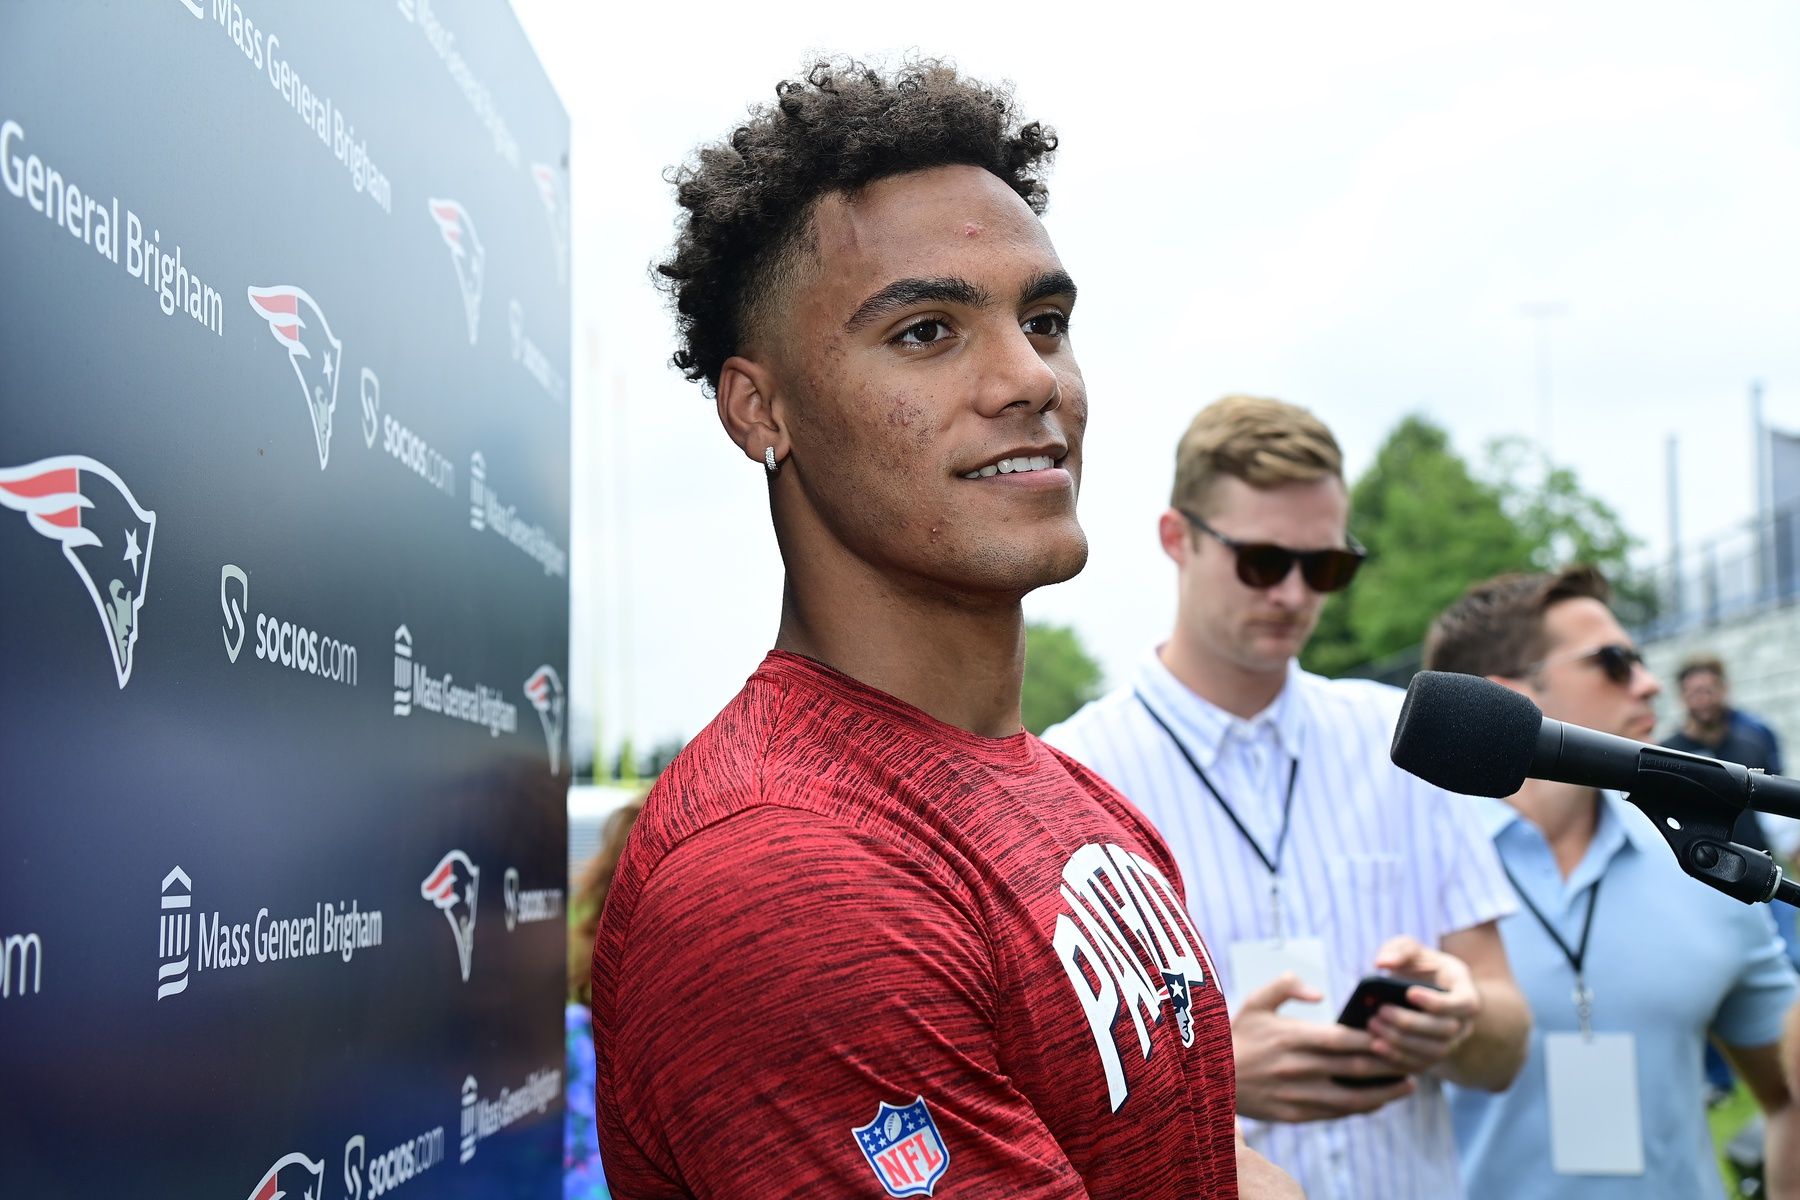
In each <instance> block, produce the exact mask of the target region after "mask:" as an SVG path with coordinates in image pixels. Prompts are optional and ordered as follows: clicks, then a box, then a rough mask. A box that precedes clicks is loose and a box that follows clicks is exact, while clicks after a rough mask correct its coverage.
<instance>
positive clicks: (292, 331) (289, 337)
mask: <svg viewBox="0 0 1800 1200" xmlns="http://www.w3.org/2000/svg"><path fill="white" fill-rule="evenodd" d="M249 291H250V307H251V308H252V309H253V310H254V311H255V312H256V315H257V316H259V317H261V318H262V319H263V320H265V321H267V322H268V323H269V334H270V336H272V337H273V338H274V339H275V340H276V341H278V342H280V343H281V345H282V347H283V348H284V349H286V350H287V352H288V361H289V362H291V363H293V364H294V378H295V379H298V380H299V381H300V397H301V399H303V400H305V401H306V411H307V412H308V413H310V414H311V415H312V423H313V437H314V439H315V440H317V442H318V443H319V470H321V471H323V470H324V469H325V463H326V460H327V459H329V458H330V457H331V414H332V412H333V411H335V410H336V408H337V383H338V367H339V366H340V365H341V364H342V362H343V359H344V343H342V342H340V341H338V340H337V338H335V337H333V336H332V334H331V326H329V325H327V324H326V323H325V314H324V313H322V312H320V311H319V306H318V305H317V304H315V303H314V302H313V298H312V297H311V296H309V295H307V294H306V293H305V292H304V291H302V290H301V289H300V288H297V287H288V286H285V285H283V286H279V287H266V288H259V287H253V288H251V289H249Z"/></svg>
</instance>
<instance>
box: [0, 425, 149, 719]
mask: <svg viewBox="0 0 1800 1200" xmlns="http://www.w3.org/2000/svg"><path fill="white" fill-rule="evenodd" d="M0 507H5V508H10V509H12V510H14V511H15V512H22V513H24V514H25V519H26V520H27V521H28V522H29V523H30V525H31V527H32V528H33V529H35V530H37V531H38V532H39V533H41V534H43V535H44V536H45V537H47V538H51V539H54V540H55V541H58V542H61V543H62V549H63V557H64V558H66V559H68V560H69V565H70V566H72V567H74V568H75V573H76V574H77V575H79V576H81V582H82V583H83V584H84V585H86V587H87V591H88V595H89V596H90V597H92V598H93V601H94V611H96V612H98V613H99V614H100V626H101V628H102V629H104V630H105V631H106V644H107V645H108V646H109V647H110V648H111V650H112V660H113V672H114V674H116V675H117V676H118V678H119V686H120V687H124V686H125V685H126V684H127V683H128V682H130V680H131V663H132V650H133V648H134V647H135V646H136V645H137V639H138V610H139V609H140V608H142V607H143V606H144V595H145V589H146V588H148V587H149V585H150V551H151V544H152V543H153V542H154V541H155V538H156V514H155V513H153V512H151V511H149V510H148V509H146V508H145V507H144V506H143V505H141V504H139V503H138V502H137V497H135V496H133V495H132V494H131V489H130V488H128V487H126V486H125V481H124V480H122V479H120V478H119V477H118V476H117V475H115V474H114V473H113V471H112V468H111V467H108V466H107V465H105V464H104V463H100V462H96V461H95V460H93V459H91V458H88V457H87V456H86V455H83V454H65V455H60V456H58V457H55V458H44V459H39V460H38V461H37V462H34V463H26V464H25V465H24V466H21V467H0Z"/></svg>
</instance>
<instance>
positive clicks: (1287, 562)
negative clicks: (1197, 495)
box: [1175, 508, 1368, 592]
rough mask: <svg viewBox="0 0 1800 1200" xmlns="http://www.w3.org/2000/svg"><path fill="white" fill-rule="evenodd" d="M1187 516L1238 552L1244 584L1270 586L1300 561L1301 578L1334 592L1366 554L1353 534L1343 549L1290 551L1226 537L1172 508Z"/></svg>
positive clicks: (1182, 511)
mask: <svg viewBox="0 0 1800 1200" xmlns="http://www.w3.org/2000/svg"><path fill="white" fill-rule="evenodd" d="M1175 511H1176V512H1178V513H1180V514H1181V515H1182V516H1184V517H1186V518H1187V521H1188V524H1190V525H1192V526H1193V527H1194V528H1195V529H1198V530H1200V531H1201V532H1202V533H1207V534H1211V535H1212V536H1213V538H1215V539H1216V540H1217V541H1218V543H1219V545H1221V546H1223V547H1225V548H1226V549H1227V550H1229V551H1231V552H1232V553H1233V554H1235V555H1237V577H1238V578H1239V579H1240V580H1242V581H1243V583H1244V585H1245V586H1246V587H1253V588H1272V587H1274V586H1275V585H1276V584H1278V583H1280V582H1281V581H1282V580H1284V579H1286V578H1287V577H1288V572H1289V571H1292V570H1293V569H1294V564H1295V563H1296V562H1298V563H1299V564H1300V577H1301V578H1302V579H1304V580H1306V586H1307V587H1309V588H1311V589H1312V590H1313V591H1315V592H1337V591H1342V590H1343V589H1344V588H1347V587H1349V586H1350V581H1351V580H1352V579H1355V578H1356V569H1357V568H1358V567H1360V566H1362V564H1363V559H1364V558H1366V557H1368V551H1366V550H1364V549H1363V548H1362V547H1361V546H1360V545H1358V544H1357V541H1356V539H1355V538H1353V537H1348V536H1347V537H1346V538H1345V540H1346V541H1348V542H1349V543H1350V546H1349V548H1348V549H1343V550H1289V549H1288V548H1287V547H1286V546H1277V545H1275V544H1274V543H1272V542H1240V541H1238V540H1237V539H1236V538H1229V537H1226V536H1225V535H1224V534H1222V533H1220V532H1219V531H1218V530H1216V529H1214V528H1213V527H1212V526H1211V525H1208V524H1207V523H1206V522H1205V521H1202V520H1201V519H1200V518H1199V517H1196V516H1195V515H1194V514H1193V513H1191V512H1189V511H1188V510H1187V509H1185V508H1178V509H1176V510H1175Z"/></svg>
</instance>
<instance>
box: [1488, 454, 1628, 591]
mask: <svg viewBox="0 0 1800 1200" xmlns="http://www.w3.org/2000/svg"><path fill="white" fill-rule="evenodd" d="M1484 474H1485V476H1486V478H1487V480H1488V482H1489V483H1491V484H1492V485H1493V486H1494V488H1495V489H1496V490H1497V491H1498V492H1499V493H1500V503H1501V506H1502V507H1503V508H1505V509H1506V513H1507V515H1508V516H1510V517H1511V518H1512V520H1513V523H1514V524H1515V525H1517V526H1518V527H1519V531H1520V532H1521V533H1522V534H1524V535H1525V540H1526V541H1528V542H1530V543H1531V546H1532V553H1531V565H1532V566H1533V567H1536V568H1537V569H1538V570H1540V571H1551V570H1555V569H1556V568H1558V567H1561V566H1565V565H1567V564H1569V563H1576V562H1584V563H1592V564H1593V565H1594V566H1596V567H1599V568H1600V569H1601V570H1603V571H1605V572H1606V573H1607V575H1609V576H1612V577H1614V578H1615V579H1622V578H1624V577H1625V576H1626V575H1627V573H1628V572H1629V570H1630V563H1629V558H1630V554H1631V552H1632V551H1633V550H1634V549H1636V548H1637V545H1638V539H1637V538H1635V537H1633V536H1632V535H1631V534H1630V533H1629V532H1628V531H1627V530H1626V529H1625V526H1624V524H1623V522H1621V521H1620V520H1619V514H1618V513H1617V512H1616V511H1614V509H1613V507H1612V505H1610V504H1608V503H1607V502H1606V501H1604V500H1602V499H1600V497H1598V496H1595V495H1591V494H1590V493H1588V492H1585V491H1583V490H1582V487H1581V481H1580V480H1579V479H1577V478H1576V476H1575V472H1574V471H1573V470H1572V469H1570V468H1568V467H1559V466H1557V465H1556V464H1554V463H1552V462H1551V461H1550V457H1549V456H1548V455H1547V454H1545V453H1544V452H1543V451H1542V450H1541V449H1539V448H1538V446H1537V445H1536V444H1535V443H1533V442H1531V441H1530V440H1529V439H1526V438H1522V437H1508V438H1496V439H1495V440H1493V441H1492V442H1489V443H1488V447H1487V466H1486V469H1485V471H1484Z"/></svg>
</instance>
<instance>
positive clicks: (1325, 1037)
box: [1231, 973, 1413, 1122]
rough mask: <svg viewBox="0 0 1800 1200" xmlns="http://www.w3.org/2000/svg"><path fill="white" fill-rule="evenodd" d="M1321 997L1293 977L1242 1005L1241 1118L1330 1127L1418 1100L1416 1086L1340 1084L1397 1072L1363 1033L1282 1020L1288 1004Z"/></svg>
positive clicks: (1238, 1021) (1235, 1042) (1235, 1038)
mask: <svg viewBox="0 0 1800 1200" xmlns="http://www.w3.org/2000/svg"><path fill="white" fill-rule="evenodd" d="M1320 998H1321V997H1320V995H1319V993H1317V992H1315V991H1313V990H1312V989H1311V988H1309V987H1307V986H1306V985H1305V984H1303V983H1301V982H1300V980H1299V978H1298V977H1296V976H1295V975H1293V974H1292V973H1289V974H1286V975H1283V976H1281V977H1280V978H1279V979H1276V980H1275V981H1274V982H1272V983H1269V984H1267V985H1265V986H1264V987H1261V988H1258V989H1257V990H1256V991H1254V992H1251V993H1250V994H1249V995H1248V996H1245V997H1244V1000H1243V1003H1241V1004H1240V1005H1238V1010H1237V1012H1235V1013H1233V1014H1232V1018H1231V1046H1232V1052H1233V1053H1234V1055H1235V1056H1236V1058H1237V1088H1238V1100H1237V1108H1238V1112H1239V1113H1241V1114H1243V1115H1244V1116H1246V1117H1255V1118H1256V1119H1258V1120H1261V1121H1289V1122H1296V1121H1323V1120H1327V1119H1329V1118H1332V1117H1347V1116H1350V1115H1352V1114H1355V1113H1366V1112H1374V1111H1375V1110H1376V1109H1378V1108H1380V1107H1381V1106H1382V1105H1384V1104H1388V1103H1390V1102H1392V1101H1394V1100H1398V1099H1400V1098H1401V1097H1403V1096H1410V1095H1411V1094H1412V1091H1413V1083H1412V1080H1410V1079H1402V1080H1400V1081H1399V1082H1398V1083H1390V1084H1383V1085H1381V1086H1378V1087H1345V1086H1344V1085H1343V1084H1341V1083H1334V1082H1332V1076H1334V1075H1337V1076H1347V1077H1350V1078H1359V1079H1379V1078H1381V1077H1382V1076H1391V1075H1394V1074H1397V1072H1396V1071H1395V1069H1394V1067H1393V1065H1392V1064H1391V1063H1390V1062H1387V1061H1385V1060H1384V1059H1382V1058H1381V1057H1380V1056H1379V1055H1377V1054H1376V1053H1375V1050H1374V1039H1373V1038H1372V1037H1370V1035H1368V1034H1366V1033H1364V1032H1362V1031H1361V1030H1358V1029H1349V1028H1347V1027H1345V1026H1343V1025H1314V1024H1312V1023H1310V1022H1307V1021H1296V1020H1294V1019H1293V1018H1292V1017H1281V1016H1277V1015H1276V1014H1275V1010H1276V1009H1278V1008H1280V1007H1281V1005H1282V1004H1283V1003H1284V1002H1286V1001H1288V1000H1308V1001H1311V1000H1318V999H1320Z"/></svg>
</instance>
